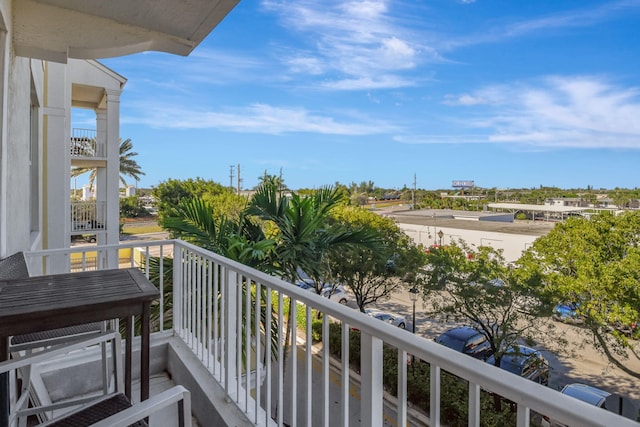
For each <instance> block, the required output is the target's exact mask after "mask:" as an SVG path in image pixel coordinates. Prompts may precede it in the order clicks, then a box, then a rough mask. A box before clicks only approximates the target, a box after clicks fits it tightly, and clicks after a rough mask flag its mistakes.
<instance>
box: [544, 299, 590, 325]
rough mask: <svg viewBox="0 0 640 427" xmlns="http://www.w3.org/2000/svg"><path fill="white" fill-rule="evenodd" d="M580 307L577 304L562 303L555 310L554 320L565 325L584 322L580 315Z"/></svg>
mask: <svg viewBox="0 0 640 427" xmlns="http://www.w3.org/2000/svg"><path fill="white" fill-rule="evenodd" d="M579 308H580V305H579V304H578V303H576V302H566V303H565V302H561V303H559V304H557V305H556V306H555V307H554V308H553V315H552V316H551V317H552V318H553V320H556V321H558V322H564V323H571V324H574V325H577V324H581V323H583V322H584V320H583V319H582V317H581V316H580V315H579V314H578V309H579Z"/></svg>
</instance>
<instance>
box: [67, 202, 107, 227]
mask: <svg viewBox="0 0 640 427" xmlns="http://www.w3.org/2000/svg"><path fill="white" fill-rule="evenodd" d="M106 217H107V203H106V202H98V201H86V202H71V232H72V233H76V234H77V233H87V232H91V231H104V229H105V219H106Z"/></svg>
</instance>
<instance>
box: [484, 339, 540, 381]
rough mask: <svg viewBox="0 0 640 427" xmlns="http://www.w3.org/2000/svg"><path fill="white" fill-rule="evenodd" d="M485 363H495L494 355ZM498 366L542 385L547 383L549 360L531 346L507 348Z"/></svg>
mask: <svg viewBox="0 0 640 427" xmlns="http://www.w3.org/2000/svg"><path fill="white" fill-rule="evenodd" d="M487 363H490V364H492V365H495V359H494V356H491V357H489V358H488V359H487ZM500 368H501V369H504V370H505V371H508V372H511V373H512V374H516V375H519V376H521V377H523V378H526V379H528V380H531V381H535V382H537V383H539V384H542V385H548V384H549V362H547V359H545V358H544V357H543V356H542V353H540V352H539V351H538V350H535V349H533V348H531V347H526V346H524V345H517V346H514V347H513V348H511V349H509V351H507V352H505V354H504V355H503V356H502V358H501V359H500Z"/></svg>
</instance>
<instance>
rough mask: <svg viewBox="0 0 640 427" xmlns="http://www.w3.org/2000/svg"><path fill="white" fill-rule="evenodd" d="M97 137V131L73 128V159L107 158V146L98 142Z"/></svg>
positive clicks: (71, 147)
mask: <svg viewBox="0 0 640 427" xmlns="http://www.w3.org/2000/svg"><path fill="white" fill-rule="evenodd" d="M96 136H97V132H96V130H95V129H80V128H73V129H72V130H71V146H70V150H71V157H90V158H94V157H99V158H103V157H106V156H107V150H106V145H105V144H104V143H103V142H98V139H97V138H96Z"/></svg>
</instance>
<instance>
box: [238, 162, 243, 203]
mask: <svg viewBox="0 0 640 427" xmlns="http://www.w3.org/2000/svg"><path fill="white" fill-rule="evenodd" d="M240 190H242V178H240V164H238V195H239V194H240Z"/></svg>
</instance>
